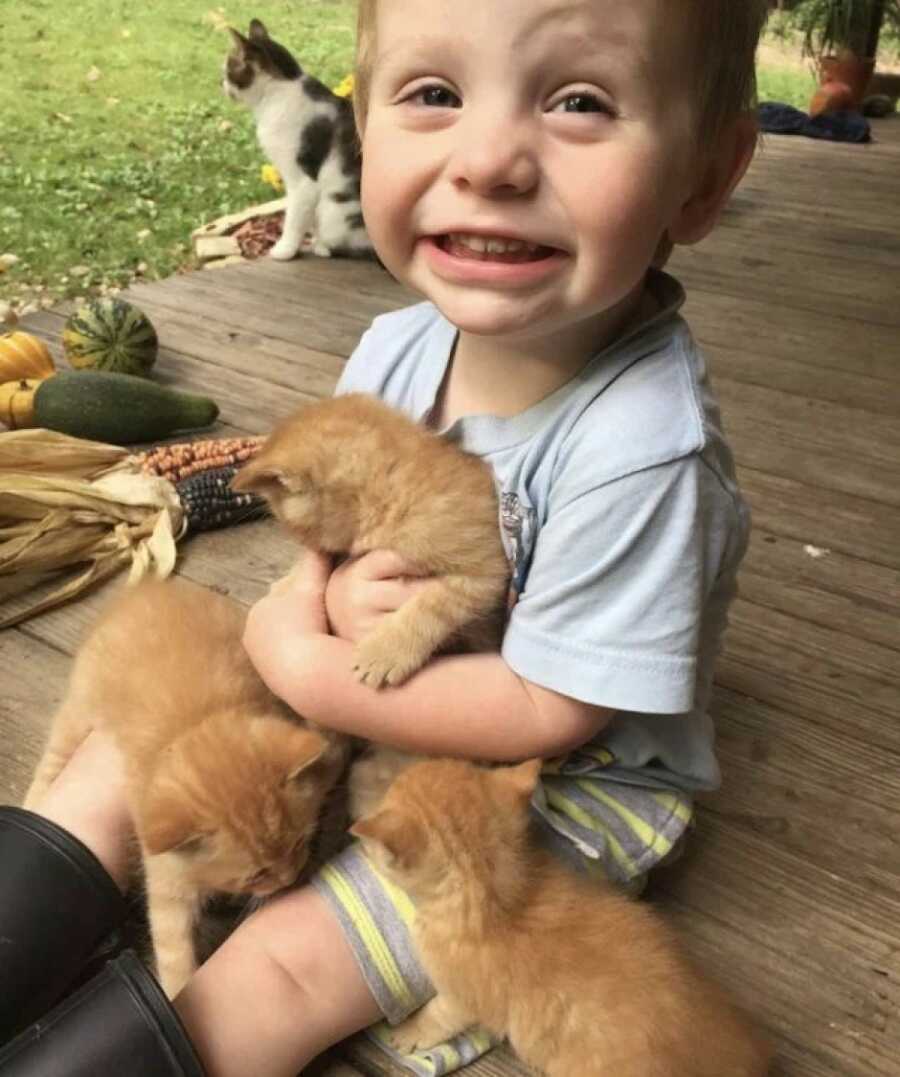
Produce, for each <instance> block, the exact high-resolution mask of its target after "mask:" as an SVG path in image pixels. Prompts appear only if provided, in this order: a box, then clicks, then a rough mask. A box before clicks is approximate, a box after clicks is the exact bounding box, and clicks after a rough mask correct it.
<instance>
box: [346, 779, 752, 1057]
mask: <svg viewBox="0 0 900 1077" xmlns="http://www.w3.org/2000/svg"><path fill="white" fill-rule="evenodd" d="M539 773H540V760H534V761H532V762H529V763H524V764H521V765H520V766H517V767H502V768H497V769H493V770H489V769H484V768H480V767H477V766H475V765H474V764H471V763H463V762H458V761H449V760H448V761H434V762H426V763H418V764H416V765H415V766H413V767H410V768H409V769H408V770H406V771H405V772H404V773H403V774H402V775H401V776H400V777H399V778H398V779H397V780H396V781H395V782H394V784H393V785H392V786H391V788H390V790H389V791H388V793H387V796H386V797H385V799H384V801H383V803H382V807H381V809H380V810H379V811H378V812H377V814H375V815H374V816H371V817H370V818H367V819H365V820H363V821H362V822H359V823H357V824H355V826H353V827H352V828H351V832H352V833H355V834H356V835H358V836H359V837H360V838H361V839H362V840H363V842H364V844H365V846H366V848H367V851H368V852H369V853H370V855H371V856H372V858H373V860H374V861H375V863H376V865H377V866H378V867H379V868H380V869H381V870H382V871H383V872H384V873H385V875H387V877H388V878H389V879H392V880H393V881H394V882H396V883H398V884H399V885H400V886H401V887H403V888H404V889H405V890H406V891H407V893H408V894H409V895H410V897H411V898H412V899H413V901H414V903H415V905H416V919H415V926H414V932H415V938H416V943H417V947H418V951H419V955H420V957H421V959H422V962H423V965H424V967H425V969H426V971H427V972H428V974H429V975H430V977H431V979H432V981H433V983H434V985H435V987H436V989H437V992H438V994H437V996H436V997H435V998H434V999H432V1001H431V1002H429V1003H428V1004H427V1005H426V1006H424V1007H423V1008H422V1009H421V1010H419V1011H418V1012H417V1013H415V1014H413V1016H412V1017H410V1018H409V1019H408V1020H407V1021H404V1022H403V1023H402V1024H401V1025H399V1026H398V1027H397V1028H396V1029H394V1030H393V1040H394V1043H395V1045H396V1046H397V1047H398V1048H399V1049H400V1050H401V1051H404V1052H408V1051H411V1050H413V1049H415V1048H417V1047H418V1048H427V1047H431V1046H433V1045H434V1044H436V1043H442V1042H444V1041H446V1040H447V1039H448V1038H450V1037H451V1036H453V1035H455V1034H457V1033H459V1032H462V1031H463V1030H465V1029H467V1028H469V1027H470V1026H472V1025H475V1024H478V1025H482V1026H484V1027H485V1028H487V1029H489V1030H490V1031H491V1032H493V1033H495V1034H496V1035H499V1036H508V1037H509V1041H510V1043H511V1045H512V1046H513V1048H514V1049H515V1050H516V1051H517V1052H518V1054H519V1055H520V1056H521V1057H522V1059H523V1060H524V1061H525V1062H526V1063H528V1065H530V1066H533V1067H534V1068H535V1069H537V1070H539V1071H540V1072H542V1073H545V1074H546V1075H547V1077H573V1075H575V1074H578V1075H579V1077H762V1075H763V1074H765V1073H766V1072H767V1069H768V1063H769V1059H770V1052H769V1050H768V1048H767V1047H766V1045H765V1044H764V1043H763V1041H762V1040H761V1039H759V1038H758V1037H757V1035H756V1034H755V1033H754V1032H753V1031H752V1030H751V1028H750V1026H749V1025H748V1024H747V1023H746V1022H745V1021H744V1019H743V1018H742V1017H741V1016H739V1014H738V1013H737V1011H736V1010H735V1009H734V1008H733V1007H732V1005H731V1004H730V1002H729V1001H728V1000H727V999H726V998H725V996H724V995H723V993H722V991H721V990H720V989H719V988H718V987H716V986H715V985H714V984H713V983H711V982H710V981H709V980H707V979H706V978H705V977H704V976H703V975H701V974H700V972H699V971H698V970H697V969H696V968H695V966H694V965H693V964H692V963H691V962H690V961H689V960H688V958H687V957H686V955H685V954H684V953H683V952H682V950H681V948H680V947H679V945H678V944H677V942H676V940H675V938H674V936H673V934H672V932H671V931H670V930H669V928H668V927H667V926H666V925H665V924H664V923H663V922H662V920H661V919H660V918H659V917H658V915H657V914H655V913H654V912H653V911H652V910H651V909H649V908H647V907H646V906H645V905H641V904H638V903H635V902H632V901H630V900H628V899H627V898H626V897H624V896H623V895H621V894H619V893H618V892H616V891H615V890H614V889H613V887H612V886H611V885H601V884H598V883H596V882H588V881H587V880H584V879H582V878H580V877H578V876H576V875H575V874H574V873H573V872H572V871H571V870H569V869H567V868H566V867H564V866H563V865H562V864H560V863H558V862H557V861H556V860H555V859H554V858H553V857H552V856H551V855H550V854H549V853H546V852H545V851H543V850H540V849H538V848H537V847H535V846H534V845H533V844H532V843H531V842H530V841H529V838H528V826H529V810H528V805H529V802H530V799H531V794H532V792H533V790H534V787H535V783H536V782H537V780H538V775H539Z"/></svg>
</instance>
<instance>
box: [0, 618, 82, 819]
mask: <svg viewBox="0 0 900 1077" xmlns="http://www.w3.org/2000/svg"><path fill="white" fill-rule="evenodd" d="M2 652H3V664H4V669H5V670H6V673H5V674H4V676H3V691H2V693H0V804H19V803H21V800H22V797H23V796H24V795H25V790H26V788H27V787H28V783H29V780H30V776H31V773H32V771H33V770H34V768H35V766H36V765H37V761H38V759H39V758H40V754H41V752H42V751H43V747H44V740H45V738H46V735H47V730H48V728H49V723H50V719H51V717H52V715H53V712H54V711H55V710H56V707H57V705H58V704H59V702H60V700H61V699H62V696H63V692H64V690H65V684H66V681H67V679H68V676H69V658H68V656H67V655H66V654H65V653H64V652H62V651H60V650H58V649H57V648H55V647H52V646H50V645H48V644H46V643H44V642H42V641H41V640H39V639H36V638H35V637H33V636H31V635H30V634H26V633H24V632H19V631H6V632H4V633H3V637H2Z"/></svg>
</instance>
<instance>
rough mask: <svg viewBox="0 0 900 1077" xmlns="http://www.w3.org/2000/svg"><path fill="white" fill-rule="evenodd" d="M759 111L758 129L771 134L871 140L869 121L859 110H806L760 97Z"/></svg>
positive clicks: (840, 139) (834, 139)
mask: <svg viewBox="0 0 900 1077" xmlns="http://www.w3.org/2000/svg"><path fill="white" fill-rule="evenodd" d="M757 111H758V115H759V126H760V129H761V130H763V131H766V132H767V133H769V134H773V135H806V136H807V137H808V138H824V139H828V140H829V141H830V142H871V140H872V130H871V127H870V126H869V121H868V120H867V119H866V118H865V116H863V115H862V113H860V112H852V111H849V110H846V111H842V112H823V113H821V114H820V115H819V116H807V114H806V113H805V112H801V111H800V109H798V108H794V107H793V105H785V104H782V103H781V102H779V101H763V102H762V104H760V106H759V109H758V110H757Z"/></svg>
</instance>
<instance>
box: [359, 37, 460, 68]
mask: <svg viewBox="0 0 900 1077" xmlns="http://www.w3.org/2000/svg"><path fill="white" fill-rule="evenodd" d="M449 47H450V48H452V44H451V45H450V46H449ZM447 50H448V43H447V38H446V37H445V36H444V35H442V34H416V35H415V36H414V37H407V38H401V39H400V40H399V41H395V42H394V43H393V44H392V45H389V46H388V48H386V49H384V50H383V51H380V52H378V53H377V54H376V56H375V63H376V64H379V63H384V61H385V60H390V59H392V58H393V56H394V54H395V53H398V52H400V53H405V54H406V55H407V56H411V55H412V56H415V55H419V54H425V53H429V54H430V53H433V52H440V53H444V54H446V52H447Z"/></svg>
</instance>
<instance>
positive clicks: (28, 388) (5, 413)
mask: <svg viewBox="0 0 900 1077" xmlns="http://www.w3.org/2000/svg"><path fill="white" fill-rule="evenodd" d="M43 381H46V379H45V378H20V379H19V380H18V381H7V382H4V383H3V384H2V385H0V422H2V423H5V424H6V425H7V426H8V427H9V428H10V429H11V430H21V429H22V428H23V427H28V426H34V392H35V389H37V387H38V386H39V385H40V384H41V383H42V382H43Z"/></svg>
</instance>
